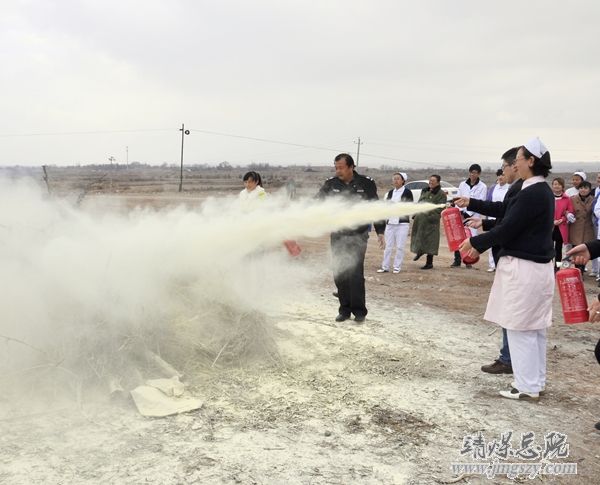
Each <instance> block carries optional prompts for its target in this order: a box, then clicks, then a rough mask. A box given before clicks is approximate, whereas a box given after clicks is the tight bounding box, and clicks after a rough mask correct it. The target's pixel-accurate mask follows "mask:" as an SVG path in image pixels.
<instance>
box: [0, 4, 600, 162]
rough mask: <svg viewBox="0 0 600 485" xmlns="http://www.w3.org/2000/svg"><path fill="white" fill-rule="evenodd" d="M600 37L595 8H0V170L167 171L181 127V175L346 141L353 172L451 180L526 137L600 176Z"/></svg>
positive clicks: (324, 154)
mask: <svg viewBox="0 0 600 485" xmlns="http://www.w3.org/2000/svg"><path fill="white" fill-rule="evenodd" d="M599 25H600V2H598V1H597V0H589V1H583V0H580V1H578V0H572V1H570V2H564V1H548V0H546V1H543V0H540V1H530V0H529V1H513V0H508V1H507V0H504V1H502V2H498V1H496V2H485V1H481V0H477V1H475V0H473V1H461V0H454V1H450V0H420V1H416V0H414V1H410V2H408V1H401V0H390V1H383V0H370V1H367V0H364V1H357V0H343V1H342V0H339V1H328V0H320V1H319V2H310V1H287V0H270V1H267V0H265V1H263V0H253V1H249V0H237V1H226V0H219V1H217V0H212V1H203V0H136V1H134V0H118V1H116V0H93V1H92V0H31V1H18V0H13V1H10V2H8V1H4V2H2V3H1V4H0V61H1V64H2V69H0V88H1V96H0V164H1V165H13V164H28V165H41V164H43V163H48V164H52V163H55V164H73V163H103V162H106V161H107V160H108V157H109V156H114V157H115V158H116V159H117V161H119V162H124V161H125V158H126V149H125V147H126V146H128V147H129V160H130V161H141V162H148V163H163V162H167V163H179V156H180V143H181V136H180V132H179V131H178V129H179V128H180V126H181V123H185V125H186V128H189V129H191V130H192V133H191V134H190V135H189V136H187V137H186V138H185V160H186V162H189V163H207V162H208V163H214V162H219V161H224V160H226V161H228V162H230V163H232V164H245V163H249V162H269V163H276V164H305V163H311V164H313V165H318V164H329V163H331V160H332V157H333V156H335V154H336V151H338V150H339V151H342V150H349V151H351V152H352V153H355V152H356V144H355V143H354V141H355V140H356V138H357V137H359V136H360V137H361V140H362V141H363V142H364V145H362V146H361V156H360V162H361V164H362V165H369V166H373V167H379V166H380V165H382V164H388V165H406V166H409V165H414V166H416V165H417V164H421V163H423V164H425V165H428V164H430V163H442V164H446V163H447V164H452V165H459V166H465V165H468V163H470V162H474V161H478V162H494V161H496V160H498V159H499V156H500V155H501V153H502V152H503V151H504V150H505V149H507V148H509V147H511V146H513V145H517V144H522V143H524V142H525V141H526V140H527V139H528V138H530V137H531V136H533V135H539V136H540V137H541V138H542V140H543V141H544V142H545V143H546V145H547V146H548V147H549V149H550V152H551V154H552V157H553V159H554V160H563V161H580V160H587V161H596V162H599V161H600V62H599V60H600V27H599ZM133 130H140V131H133ZM141 130H148V131H141ZM151 130H156V131H151ZM193 130H205V131H212V132H218V133H226V134H233V135H238V136H244V137H251V138H261V139H268V140H275V141H283V142H289V143H296V144H302V145H308V146H311V147H323V148H328V149H330V150H319V149H315V148H303V147H297V146H293V145H282V144H275V143H267V142H261V141H256V140H247V139H244V138H233V137H226V136H220V135H215V134H208V133H202V132H200V131H193ZM103 131H122V132H121V133H93V134H91V133H88V134H73V133H77V132H103ZM36 133H59V134H60V135H36V136H30V135H31V134H36ZM66 133H71V134H66ZM16 135H19V136H16ZM20 135H28V136H20ZM594 166H597V164H594Z"/></svg>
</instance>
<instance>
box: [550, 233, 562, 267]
mask: <svg viewBox="0 0 600 485" xmlns="http://www.w3.org/2000/svg"><path fill="white" fill-rule="evenodd" d="M552 240H553V241H554V260H555V261H556V262H557V263H560V262H561V261H562V247H563V238H562V234H561V233H560V229H559V228H558V226H554V231H552Z"/></svg>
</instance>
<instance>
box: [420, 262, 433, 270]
mask: <svg viewBox="0 0 600 485" xmlns="http://www.w3.org/2000/svg"><path fill="white" fill-rule="evenodd" d="M421 269H433V264H431V263H427V264H426V265H425V266H421Z"/></svg>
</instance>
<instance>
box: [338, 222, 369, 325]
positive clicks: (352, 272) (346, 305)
mask: <svg viewBox="0 0 600 485" xmlns="http://www.w3.org/2000/svg"><path fill="white" fill-rule="evenodd" d="M368 240H369V233H368V232H366V231H365V232H361V233H333V234H332V235H331V255H332V260H333V281H334V282H335V286H336V287H337V292H338V299H339V301H340V308H339V314H340V315H344V316H346V317H349V316H350V314H351V313H354V316H356V317H365V316H366V315H367V307H366V304H365V254H366V252H367V242H368Z"/></svg>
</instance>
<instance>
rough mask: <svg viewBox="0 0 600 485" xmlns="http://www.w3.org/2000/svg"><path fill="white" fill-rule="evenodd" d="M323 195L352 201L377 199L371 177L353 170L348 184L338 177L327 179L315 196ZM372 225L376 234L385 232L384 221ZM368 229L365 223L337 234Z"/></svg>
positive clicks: (320, 196) (360, 231) (348, 233)
mask: <svg viewBox="0 0 600 485" xmlns="http://www.w3.org/2000/svg"><path fill="white" fill-rule="evenodd" d="M325 197H347V198H348V199H349V200H353V201H354V200H360V199H362V200H378V199H379V197H377V186H376V185H375V182H374V180H373V179H372V178H371V177H365V176H364V175H360V174H358V173H356V172H354V176H353V177H352V180H351V181H350V182H349V183H348V184H345V183H344V182H342V181H341V180H340V179H339V178H338V177H331V178H330V179H327V180H326V181H325V183H324V184H323V186H322V187H321V189H320V190H319V193H318V194H317V198H319V199H324V198H325ZM373 225H374V226H375V232H377V234H383V233H384V232H385V221H378V222H375V223H374V224H373ZM368 230H369V224H365V225H362V226H359V227H357V228H355V229H349V230H344V231H340V232H339V234H347V235H350V234H361V233H366V232H367V231H368Z"/></svg>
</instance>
